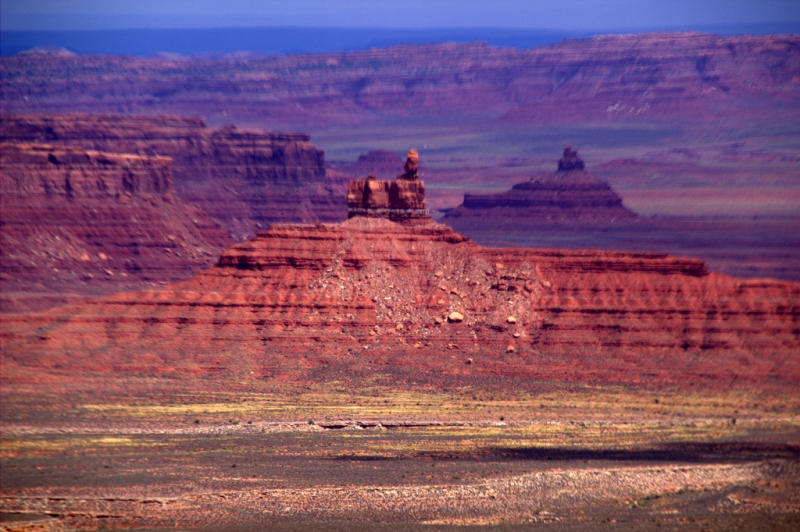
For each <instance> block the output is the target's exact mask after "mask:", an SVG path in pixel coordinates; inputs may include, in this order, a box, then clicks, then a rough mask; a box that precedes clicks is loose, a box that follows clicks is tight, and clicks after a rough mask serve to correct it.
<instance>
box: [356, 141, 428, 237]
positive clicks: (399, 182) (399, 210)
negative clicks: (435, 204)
mask: <svg viewBox="0 0 800 532" xmlns="http://www.w3.org/2000/svg"><path fill="white" fill-rule="evenodd" d="M418 170H419V154H418V153H417V151H416V150H414V149H412V150H409V151H408V158H407V159H406V164H405V166H404V167H403V173H402V174H400V175H399V176H397V178H396V179H395V180H394V181H382V180H380V179H378V178H377V177H375V176H373V175H370V176H368V177H367V178H366V179H356V180H353V181H350V184H349V186H348V189H347V209H348V218H353V217H355V216H366V217H368V218H387V219H389V220H392V221H395V222H401V221H411V220H414V221H418V220H422V221H426V220H430V213H429V212H428V209H427V204H426V203H425V183H423V182H422V180H421V179H419V175H418Z"/></svg>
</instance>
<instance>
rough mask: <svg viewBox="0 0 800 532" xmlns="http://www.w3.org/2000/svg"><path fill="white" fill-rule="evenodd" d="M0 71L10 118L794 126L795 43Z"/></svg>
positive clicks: (15, 60)
mask: <svg viewBox="0 0 800 532" xmlns="http://www.w3.org/2000/svg"><path fill="white" fill-rule="evenodd" d="M2 64H3V72H4V74H3V79H2V89H3V98H4V102H3V103H4V106H5V108H6V109H7V111H8V112H16V113H22V112H45V113H50V112H54V110H58V111H59V112H63V110H66V109H69V110H72V111H82V112H112V113H117V112H124V113H126V114H137V113H138V114H154V113H170V114H186V113H187V110H191V113H192V114H197V113H201V114H202V115H203V116H206V117H219V118H220V119H221V117H230V118H229V119H231V120H236V121H238V122H243V121H247V122H249V123H252V121H253V120H269V121H272V122H273V123H274V122H280V123H281V124H284V125H290V126H291V127H301V128H304V129H305V128H306V127H308V126H315V127H316V126H318V125H319V124H323V123H328V124H330V123H338V124H355V123H358V122H362V121H367V120H374V119H375V117H376V116H381V117H384V118H385V117H389V116H394V117H401V118H408V117H414V116H417V117H425V118H426V119H427V118H429V117H437V116H441V117H444V116H459V115H461V116H463V115H470V116H476V117H484V118H485V117H499V119H500V120H501V121H503V122H520V121H544V122H549V123H552V122H556V123H564V122H574V121H581V122H585V121H586V120H601V121H606V120H620V119H637V120H639V119H652V118H654V117H660V118H665V119H670V120H674V119H676V118H680V119H683V120H689V121H691V122H696V121H704V120H711V119H719V118H721V117H726V116H729V115H730V114H731V113H734V114H738V113H741V114H742V116H747V117H750V118H752V117H753V116H762V117H770V116H771V117H774V118H776V119H779V120H784V119H786V118H789V117H790V116H796V103H797V101H798V91H797V86H796V80H797V78H798V75H800V38H798V37H797V36H795V35H765V36H740V35H736V36H717V35H705V34H698V33H652V34H638V35H606V36H598V37H593V38H590V39H570V40H566V41H564V42H561V43H558V44H555V45H551V46H545V47H540V48H534V49H529V50H518V49H511V48H493V47H491V46H488V45H485V44H480V43H475V44H438V45H422V46H398V47H393V48H387V49H377V50H370V51H363V52H349V53H332V54H314V55H300V56H288V57H253V58H221V59H210V58H197V59H182V60H180V61H176V60H174V59H162V60H155V59H152V58H136V57H113V56H71V57H64V56H48V55H47V54H36V55H33V54H28V55H19V56H14V57H5V58H2ZM98 71H101V72H103V76H97V74H96V73H97V72H98ZM787 104H789V105H788V106H787ZM792 104H794V105H792ZM787 113H788V116H787ZM795 119H796V118H795Z"/></svg>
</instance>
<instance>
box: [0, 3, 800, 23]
mask: <svg viewBox="0 0 800 532" xmlns="http://www.w3.org/2000/svg"><path fill="white" fill-rule="evenodd" d="M789 21H800V0H223V1H218V0H0V29H1V30H3V31H14V30H17V31H25V30H38V31H54V30H115V29H134V28H218V27H270V26H271V27H275V26H278V27H281V26H284V27H333V28H441V27H450V28H471V27H482V28H490V27H496V28H538V29H569V30H587V31H591V30H601V29H609V28H631V29H645V30H646V29H647V28H656V27H657V28H664V27H675V28H676V29H679V28H681V27H691V26H699V25H708V24H740V23H767V22H789Z"/></svg>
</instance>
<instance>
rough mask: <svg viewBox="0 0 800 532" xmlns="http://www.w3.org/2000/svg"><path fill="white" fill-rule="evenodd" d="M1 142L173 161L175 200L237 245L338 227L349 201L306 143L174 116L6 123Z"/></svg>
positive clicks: (30, 118)
mask: <svg viewBox="0 0 800 532" xmlns="http://www.w3.org/2000/svg"><path fill="white" fill-rule="evenodd" d="M0 140H2V141H5V142H15V143H19V142H45V143H48V144H52V145H59V146H79V147H81V148H84V149H87V150H98V151H104V152H115V153H127V154H136V155H142V156H163V157H170V158H171V159H172V177H173V180H174V188H175V194H176V195H177V196H178V197H180V198H182V199H184V200H186V201H189V202H191V203H193V204H195V205H197V206H199V207H200V208H201V209H203V210H204V211H205V212H207V213H208V214H210V215H211V216H212V217H213V218H214V219H215V220H217V222H218V223H220V224H221V225H222V226H223V227H225V228H226V229H227V230H228V231H229V232H230V233H231V235H232V236H233V237H234V238H236V239H237V240H241V239H244V238H248V237H249V236H252V235H254V234H255V233H256V232H257V231H258V230H260V229H261V228H263V227H266V225H267V224H269V223H273V222H316V221H338V220H343V219H344V218H345V217H346V213H345V208H344V202H343V198H342V197H341V196H340V195H338V194H335V193H333V192H332V191H331V190H329V188H328V186H327V185H326V181H325V155H324V152H323V151H322V150H320V149H318V148H317V147H316V146H314V145H313V144H312V143H311V142H310V138H309V136H308V135H302V134H296V133H272V132H264V131H250V130H240V129H237V128H236V127H234V126H224V127H221V128H218V129H212V128H210V127H207V126H206V124H205V122H204V121H203V120H202V119H198V118H182V117H175V116H156V117H150V116H120V115H90V114H72V115H19V116H0Z"/></svg>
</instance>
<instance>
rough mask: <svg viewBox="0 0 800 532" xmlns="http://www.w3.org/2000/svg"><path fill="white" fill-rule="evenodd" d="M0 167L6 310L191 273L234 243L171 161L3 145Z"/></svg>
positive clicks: (0, 258)
mask: <svg viewBox="0 0 800 532" xmlns="http://www.w3.org/2000/svg"><path fill="white" fill-rule="evenodd" d="M0 173H1V174H2V175H0V210H1V212H2V214H0V220H1V221H2V224H0V238H2V247H1V248H0V266H2V271H1V272H0V276H2V277H0V281H1V282H2V284H1V286H2V290H1V291H2V297H0V303H2V311H3V312H20V311H25V310H32V309H40V308H46V307H49V306H52V305H57V304H63V303H66V302H70V301H75V300H79V299H81V298H84V297H87V296H90V295H94V296H97V295H99V294H106V293H109V292H112V291H119V290H133V289H141V288H142V287H144V286H145V285H146V284H148V283H156V282H164V283H166V282H175V281H178V280H182V279H186V278H188V277H190V276H191V275H192V274H194V273H196V272H198V271H200V270H201V269H203V268H206V267H208V266H210V265H211V264H213V263H214V261H215V260H216V257H217V255H218V253H219V252H220V251H222V250H223V249H224V248H225V247H227V246H228V245H230V242H231V239H230V237H229V236H228V235H227V233H226V232H225V231H224V230H223V229H222V228H221V227H220V226H219V225H217V224H216V223H215V222H214V221H213V220H211V219H210V218H209V216H208V215H207V214H205V213H204V212H202V211H201V210H199V209H197V208H196V207H193V206H190V205H187V204H186V203H184V202H182V201H181V200H178V199H176V198H175V191H174V189H173V186H172V168H171V160H170V159H169V158H166V157H147V156H140V155H133V154H119V153H105V152H99V151H93V150H85V149H83V148H77V147H71V146H53V145H47V144H0Z"/></svg>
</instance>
